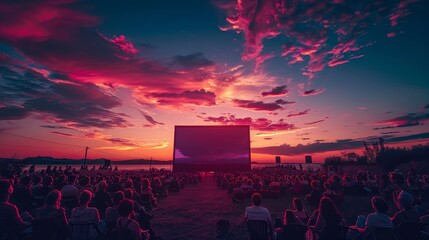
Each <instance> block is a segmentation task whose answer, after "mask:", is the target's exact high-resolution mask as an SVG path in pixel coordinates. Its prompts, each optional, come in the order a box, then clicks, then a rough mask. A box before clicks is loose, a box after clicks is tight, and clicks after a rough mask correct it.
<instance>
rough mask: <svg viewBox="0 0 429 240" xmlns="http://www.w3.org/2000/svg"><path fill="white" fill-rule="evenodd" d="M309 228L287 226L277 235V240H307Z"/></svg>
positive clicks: (298, 225)
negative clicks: (306, 234)
mask: <svg viewBox="0 0 429 240" xmlns="http://www.w3.org/2000/svg"><path fill="white" fill-rule="evenodd" d="M307 230H308V228H307V227H306V226H304V225H301V224H286V225H284V226H283V227H282V230H281V231H280V232H279V233H278V235H277V240H305V239H306V238H305V233H306V232H307Z"/></svg>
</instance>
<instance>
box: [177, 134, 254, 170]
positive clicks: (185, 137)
mask: <svg viewBox="0 0 429 240" xmlns="http://www.w3.org/2000/svg"><path fill="white" fill-rule="evenodd" d="M250 163H251V162H250V130H249V126H175V130H174V150H173V171H222V170H224V171H225V170H228V171H231V170H250V168H251V165H250Z"/></svg>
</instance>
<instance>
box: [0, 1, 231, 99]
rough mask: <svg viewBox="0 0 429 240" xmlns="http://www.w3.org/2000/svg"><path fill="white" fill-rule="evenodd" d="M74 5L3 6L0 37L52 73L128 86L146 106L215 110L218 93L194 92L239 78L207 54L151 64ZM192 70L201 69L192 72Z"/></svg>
mask: <svg viewBox="0 0 429 240" xmlns="http://www.w3.org/2000/svg"><path fill="white" fill-rule="evenodd" d="M74 2H75V1H73V0H68V1H54V0H40V1H37V3H34V4H28V3H26V2H25V3H24V2H23V1H9V2H7V3H0V14H1V15H2V18H4V19H5V21H1V22H0V38H1V39H2V40H3V41H4V42H5V43H6V44H9V45H11V46H12V47H13V48H15V49H17V51H19V52H20V53H22V54H23V55H24V56H25V57H27V59H28V60H29V59H31V61H32V62H34V63H37V64H38V65H41V66H44V67H46V69H48V70H49V71H50V72H54V73H59V74H61V75H63V76H66V77H67V78H68V79H72V80H74V81H79V82H84V83H88V82H90V83H94V84H97V85H104V86H108V87H110V88H112V89H114V88H115V87H128V88H130V89H132V91H133V96H134V97H135V98H136V99H137V100H138V102H140V103H143V104H151V102H148V101H147V98H148V97H151V98H152V100H155V102H158V103H160V104H163V105H168V104H170V105H171V106H179V105H180V104H177V103H176V101H185V102H183V104H196V105H213V104H215V95H214V94H210V93H208V92H206V93H201V92H198V91H199V90H198V91H197V92H195V91H189V89H204V88H207V87H208V86H210V84H214V85H215V86H216V89H215V90H216V91H217V92H221V91H222V89H225V88H227V87H228V86H229V85H230V84H231V83H233V82H234V81H235V77H234V74H233V73H231V72H227V71H225V69H224V68H227V66H218V65H217V64H216V63H214V62H212V61H210V60H208V59H206V58H205V57H204V55H203V53H195V54H190V55H184V56H176V57H175V58H172V59H171V61H170V62H161V61H159V60H152V59H149V58H148V57H147V56H145V52H141V51H139V49H138V48H137V47H136V45H135V44H134V43H133V42H132V40H131V39H129V38H126V37H125V36H124V35H120V34H119V35H117V36H113V37H110V36H106V35H103V34H102V33H101V32H97V31H96V30H95V29H94V28H93V27H95V26H96V25H97V24H98V23H99V22H100V21H99V19H98V18H97V17H93V16H90V15H89V14H86V13H84V12H82V11H78V10H75V7H74V6H73V4H74ZM172 63H174V64H172ZM176 63H177V64H176ZM195 64H200V65H195ZM190 65H193V66H197V69H196V70H192V71H190V69H189V66H190ZM209 82H210V84H209ZM196 95H198V96H196ZM154 96H157V98H155V97H154ZM158 97H159V99H158ZM154 98H155V99H154ZM173 98H174V99H175V100H174V101H173V100H172V99H173ZM158 100H159V101H158ZM152 105H153V103H152Z"/></svg>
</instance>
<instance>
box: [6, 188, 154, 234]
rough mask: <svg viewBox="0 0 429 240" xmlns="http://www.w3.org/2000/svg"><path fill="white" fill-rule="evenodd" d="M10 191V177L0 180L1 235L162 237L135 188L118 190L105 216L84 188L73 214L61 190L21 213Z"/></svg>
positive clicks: (53, 192) (51, 193) (11, 189)
mask: <svg viewBox="0 0 429 240" xmlns="http://www.w3.org/2000/svg"><path fill="white" fill-rule="evenodd" d="M11 194H13V186H12V185H11V184H10V182H9V181H7V180H1V181H0V216H1V217H0V233H1V236H0V237H1V239H10V240H15V239H34V240H39V239H40V240H42V239H43V240H45V239H46V240H51V239H52V240H54V239H55V240H66V239H70V240H75V239H76V240H77V239H87V240H96V239H106V237H107V239H111V240H116V239H130V240H132V239H137V240H142V239H159V237H158V236H157V235H156V234H154V232H153V230H152V229H151V227H150V219H151V215H150V214H148V213H147V212H146V211H145V209H144V207H142V206H141V205H140V204H139V202H138V201H136V200H134V198H133V195H132V191H125V193H124V192H122V191H118V192H115V193H114V194H113V197H112V202H113V206H112V207H108V208H107V209H106V211H105V213H104V214H103V215H104V216H105V217H104V218H100V213H99V211H98V209H97V208H95V207H89V203H90V202H91V200H92V198H93V194H92V193H91V192H90V191H89V190H83V191H81V193H80V197H79V206H78V207H75V208H73V209H72V211H71V215H70V217H67V216H66V210H65V209H64V208H63V207H61V200H62V194H61V192H60V191H59V190H52V191H51V192H49V193H48V195H47V196H46V198H45V200H44V206H43V207H41V208H37V209H34V210H32V211H30V212H24V213H21V214H20V213H19V210H18V208H17V207H16V206H15V205H13V204H11V203H9V197H10V195H11ZM100 219H102V220H100Z"/></svg>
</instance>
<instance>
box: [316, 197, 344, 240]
mask: <svg viewBox="0 0 429 240" xmlns="http://www.w3.org/2000/svg"><path fill="white" fill-rule="evenodd" d="M316 214H317V217H316V216H315V215H316ZM311 218H315V219H316V220H315V223H314V225H313V224H311V226H310V228H312V229H313V231H315V232H316V233H318V234H319V236H320V237H321V238H323V239H329V238H330V237H332V236H331V234H340V233H338V232H335V233H333V232H331V231H329V230H330V229H332V228H335V227H337V226H345V225H346V224H345V221H344V219H343V217H342V216H341V214H340V213H339V212H338V210H337V207H336V206H335V203H334V202H333V201H332V199H330V198H328V197H323V198H321V199H320V202H319V209H317V210H316V211H315V212H314V213H313V216H312V217H311ZM310 221H311V220H310ZM325 230H326V231H325Z"/></svg>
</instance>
